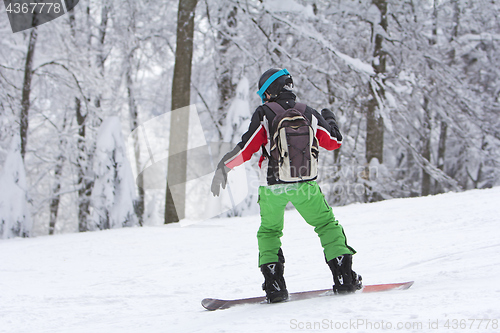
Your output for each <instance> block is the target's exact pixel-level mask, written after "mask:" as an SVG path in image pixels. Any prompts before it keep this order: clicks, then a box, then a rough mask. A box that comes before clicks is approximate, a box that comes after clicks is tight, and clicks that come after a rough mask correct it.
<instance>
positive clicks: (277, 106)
mask: <svg viewBox="0 0 500 333" xmlns="http://www.w3.org/2000/svg"><path fill="white" fill-rule="evenodd" d="M264 105H266V106H267V107H269V108H270V109H271V110H272V111H273V112H274V113H275V114H276V115H279V114H283V113H285V112H286V110H285V109H284V108H283V107H282V106H281V105H280V104H279V103H277V102H268V103H266V104H264ZM293 108H294V109H296V110H299V111H300V113H302V114H304V113H305V112H306V108H307V105H305V104H304V103H295V105H294V106H293Z"/></svg>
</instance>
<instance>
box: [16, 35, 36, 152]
mask: <svg viewBox="0 0 500 333" xmlns="http://www.w3.org/2000/svg"><path fill="white" fill-rule="evenodd" d="M37 37H38V33H37V30H36V28H33V29H31V33H30V39H29V43H28V52H27V53H26V63H25V66H24V82H23V93H22V98H21V119H20V130H21V156H22V158H23V160H24V155H25V154H26V147H27V145H28V127H29V111H30V94H31V81H32V79H33V58H34V56H35V46H36V39H37Z"/></svg>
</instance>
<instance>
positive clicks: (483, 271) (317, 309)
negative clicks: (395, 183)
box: [0, 187, 500, 333]
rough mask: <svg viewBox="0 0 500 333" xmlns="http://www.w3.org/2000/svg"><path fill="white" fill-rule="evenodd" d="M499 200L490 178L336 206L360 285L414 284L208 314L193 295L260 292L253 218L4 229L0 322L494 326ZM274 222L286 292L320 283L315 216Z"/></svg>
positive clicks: (285, 327)
mask: <svg viewBox="0 0 500 333" xmlns="http://www.w3.org/2000/svg"><path fill="white" fill-rule="evenodd" d="M499 199H500V188H499V187H497V188H493V189H489V190H474V191H468V192H463V193H449V194H442V195H437V196H431V197H423V198H413V199H397V200H390V201H385V202H379V203H373V204H363V205H361V204H355V205H350V206H346V207H339V208H334V212H335V214H336V216H337V218H338V219H339V221H340V222H341V223H342V224H343V226H344V228H345V230H346V233H347V237H348V240H349V243H350V245H352V246H353V247H354V248H355V249H356V250H357V251H358V254H357V255H356V256H355V257H354V260H355V261H354V269H355V270H356V271H357V272H358V273H360V274H361V275H363V278H364V282H365V283H366V284H373V283H386V282H402V281H408V280H414V281H415V284H414V285H413V287H412V288H411V289H409V290H407V291H393V292H387V293H378V294H356V295H350V296H343V297H324V298H318V299H312V300H305V301H297V302H288V303H283V304H271V305H268V304H263V305H249V306H240V307H235V308H232V309H228V310H222V311H215V312H208V311H205V310H204V309H203V308H202V307H201V305H200V301H201V299H202V298H204V297H217V298H239V297H247V296H257V295H261V294H262V291H261V290H260V285H261V283H262V277H261V273H260V271H259V269H258V267H257V241H256V237H255V234H256V232H257V228H258V226H259V216H252V217H245V218H232V219H212V220H209V221H206V222H203V223H198V224H192V225H189V226H187V227H182V226H180V225H168V226H160V227H144V228H129V229H119V230H109V231H101V232H91V233H81V234H66V235H57V236H51V237H49V236H46V237H37V238H31V239H20V238H17V239H9V240H3V241H0V332H9V333H14V332H39V333H42V332H71V333H75V332H82V333H83V332H85V333H86V332H106V333H107V332H293V331H341V332H375V331H381V330H398V328H402V329H401V330H399V331H401V332H430V331H432V332H464V331H472V332H499V331H500V328H499V324H500V323H499V322H498V321H499V320H500V287H499V284H498V276H500V237H499V235H500V233H499V231H500V204H499ZM285 219H286V221H285V230H284V233H285V235H284V237H283V250H284V253H285V256H286V260H287V261H286V268H285V277H286V281H287V284H288V289H289V291H291V292H293V291H301V290H306V289H318V288H328V287H329V286H330V285H331V284H332V281H331V280H332V279H331V274H330V272H329V270H328V267H327V265H326V264H325V262H324V259H323V255H322V250H321V247H320V244H319V240H318V239H317V237H316V235H315V233H314V231H313V229H312V227H310V226H308V225H307V224H306V223H305V222H304V221H303V220H302V218H301V217H300V216H299V215H298V213H297V212H296V211H288V212H287V213H286V216H285ZM487 325H488V326H487ZM436 328H437V329H436Z"/></svg>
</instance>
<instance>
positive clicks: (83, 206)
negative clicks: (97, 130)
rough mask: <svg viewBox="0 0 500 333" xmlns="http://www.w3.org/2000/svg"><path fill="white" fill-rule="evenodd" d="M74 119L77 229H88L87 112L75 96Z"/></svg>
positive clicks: (90, 188) (90, 190)
mask: <svg viewBox="0 0 500 333" xmlns="http://www.w3.org/2000/svg"><path fill="white" fill-rule="evenodd" d="M75 109H76V121H77V123H78V126H79V129H78V157H77V165H78V231H80V232H85V231H89V230H90V226H89V215H90V196H91V194H92V183H93V182H92V180H91V178H90V177H89V166H88V163H89V156H88V152H87V147H86V140H85V126H86V124H85V123H86V122H85V120H86V119H87V114H83V113H82V107H81V102H80V99H79V98H75Z"/></svg>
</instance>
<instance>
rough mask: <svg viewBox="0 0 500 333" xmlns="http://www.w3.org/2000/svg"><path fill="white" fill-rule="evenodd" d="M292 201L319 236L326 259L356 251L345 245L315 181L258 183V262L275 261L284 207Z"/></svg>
mask: <svg viewBox="0 0 500 333" xmlns="http://www.w3.org/2000/svg"><path fill="white" fill-rule="evenodd" d="M288 202H291V203H292V204H293V205H294V207H295V208H296V209H297V211H298V212H299V213H300V215H302V217H303V218H304V220H306V222H307V223H308V224H310V225H311V226H313V227H314V231H316V233H317V234H318V236H319V239H320V242H321V246H323V252H324V254H325V259H326V260H327V261H329V260H331V259H333V258H336V257H338V256H340V255H343V254H355V253H356V251H355V250H354V249H353V248H351V247H350V246H349V245H347V240H346V237H345V234H344V230H343V228H342V226H341V225H340V224H339V222H338V221H337V220H336V219H335V216H334V215H333V211H332V208H331V207H330V206H329V205H328V203H327V202H326V200H325V196H324V195H323V193H322V192H321V189H320V188H319V185H318V183H316V182H315V181H309V182H301V183H292V184H277V185H271V186H260V187H259V205H260V217H261V225H260V228H259V231H258V232H257V240H258V244H259V266H260V265H263V264H268V263H271V262H278V251H279V249H280V248H281V240H280V238H281V236H283V223H284V215H285V207H286V205H287V204H288Z"/></svg>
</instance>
